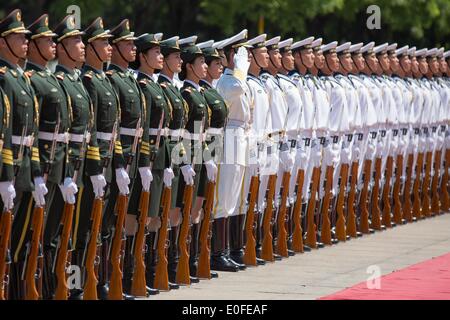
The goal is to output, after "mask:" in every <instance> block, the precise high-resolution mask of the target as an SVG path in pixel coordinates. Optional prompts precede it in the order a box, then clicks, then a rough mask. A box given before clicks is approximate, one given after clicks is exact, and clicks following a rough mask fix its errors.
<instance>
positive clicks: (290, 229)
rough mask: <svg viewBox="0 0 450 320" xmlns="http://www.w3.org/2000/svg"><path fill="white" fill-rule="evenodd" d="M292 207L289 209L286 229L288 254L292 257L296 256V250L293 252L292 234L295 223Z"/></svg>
mask: <svg viewBox="0 0 450 320" xmlns="http://www.w3.org/2000/svg"><path fill="white" fill-rule="evenodd" d="M292 212H293V210H292V205H289V206H288V207H287V221H286V223H285V228H286V231H287V234H288V241H287V242H288V254H289V256H290V257H292V256H295V252H294V250H292V233H293V232H294V223H293V221H292Z"/></svg>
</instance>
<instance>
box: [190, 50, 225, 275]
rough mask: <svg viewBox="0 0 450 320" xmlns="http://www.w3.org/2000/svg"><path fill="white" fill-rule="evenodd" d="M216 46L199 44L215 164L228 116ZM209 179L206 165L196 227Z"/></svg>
mask: <svg viewBox="0 0 450 320" xmlns="http://www.w3.org/2000/svg"><path fill="white" fill-rule="evenodd" d="M215 46H216V45H215V44H214V41H208V42H204V43H201V44H198V47H199V48H201V50H202V52H203V54H204V55H205V61H206V64H207V65H208V72H207V74H206V77H205V78H204V79H202V80H200V85H201V86H202V88H203V94H204V96H205V99H206V102H207V104H208V109H209V114H210V120H209V128H208V129H207V130H206V142H207V143H208V149H209V150H210V155H211V157H212V160H213V161H214V163H215V164H217V163H220V162H221V159H222V154H223V133H224V127H225V122H226V119H227V117H228V107H227V104H226V102H225V100H224V99H223V97H222V96H221V95H220V94H219V92H217V90H216V89H215V88H214V87H213V85H212V83H213V82H214V81H217V80H218V79H220V77H221V76H222V74H223V70H224V66H223V65H222V63H223V60H222V57H221V55H220V53H219V52H218V50H217V49H215ZM205 160H208V159H206V155H205ZM208 181H214V182H216V177H215V176H213V175H210V173H208V171H207V170H206V166H205V165H204V166H203V167H202V171H201V174H200V185H199V190H198V194H197V197H198V198H197V199H200V203H201V204H200V206H198V207H197V208H196V209H198V210H196V211H194V212H193V213H192V215H193V221H194V226H196V225H197V227H196V228H195V227H194V229H200V227H199V223H200V218H201V215H200V213H201V212H200V208H201V207H202V203H203V200H204V199H205V191H206V185H207V183H208ZM215 237H217V234H214V233H213V234H212V239H211V240H212V243H214V241H215ZM194 252H195V254H193V253H192V252H191V256H192V257H193V259H194V260H193V263H192V265H193V266H195V265H197V262H198V254H197V252H198V249H197V250H195V251H194ZM211 276H213V277H216V276H217V273H215V272H211Z"/></svg>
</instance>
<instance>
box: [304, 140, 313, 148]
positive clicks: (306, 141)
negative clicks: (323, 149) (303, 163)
mask: <svg viewBox="0 0 450 320" xmlns="http://www.w3.org/2000/svg"><path fill="white" fill-rule="evenodd" d="M303 140H305V147H309V146H311V139H310V138H305V139H303Z"/></svg>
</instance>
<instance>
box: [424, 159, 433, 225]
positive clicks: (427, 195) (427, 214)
mask: <svg viewBox="0 0 450 320" xmlns="http://www.w3.org/2000/svg"><path fill="white" fill-rule="evenodd" d="M432 166H433V153H432V152H427V154H426V162H425V177H424V179H423V185H422V215H423V216H425V217H430V216H431V199H430V182H431V167H432Z"/></svg>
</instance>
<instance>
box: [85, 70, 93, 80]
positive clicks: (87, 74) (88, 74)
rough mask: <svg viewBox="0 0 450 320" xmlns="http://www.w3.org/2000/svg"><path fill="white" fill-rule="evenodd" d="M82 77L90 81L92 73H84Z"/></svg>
mask: <svg viewBox="0 0 450 320" xmlns="http://www.w3.org/2000/svg"><path fill="white" fill-rule="evenodd" d="M83 77H86V78H88V79H92V72H91V71H88V72H86V73H85V74H84V75H83Z"/></svg>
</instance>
